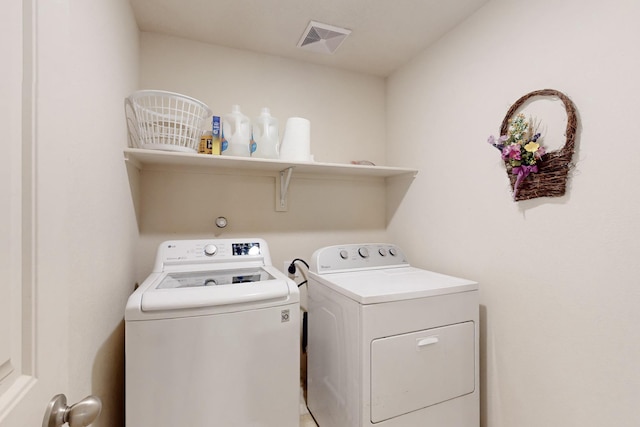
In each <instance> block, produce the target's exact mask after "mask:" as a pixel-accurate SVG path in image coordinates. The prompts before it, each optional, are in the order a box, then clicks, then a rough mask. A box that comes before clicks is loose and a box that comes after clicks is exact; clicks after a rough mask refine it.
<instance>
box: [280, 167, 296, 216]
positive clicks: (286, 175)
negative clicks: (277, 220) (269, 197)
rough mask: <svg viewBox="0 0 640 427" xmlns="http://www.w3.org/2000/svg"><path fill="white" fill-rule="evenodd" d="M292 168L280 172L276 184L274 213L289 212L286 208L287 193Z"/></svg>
mask: <svg viewBox="0 0 640 427" xmlns="http://www.w3.org/2000/svg"><path fill="white" fill-rule="evenodd" d="M292 172H293V166H290V167H288V168H286V169H283V170H281V171H280V173H279V174H278V177H277V180H276V181H277V182H276V212H286V211H287V210H289V207H288V206H287V193H288V192H289V182H290V181H291V173H292Z"/></svg>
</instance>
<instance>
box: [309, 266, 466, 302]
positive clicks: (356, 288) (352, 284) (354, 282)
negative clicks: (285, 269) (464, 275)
mask: <svg viewBox="0 0 640 427" xmlns="http://www.w3.org/2000/svg"><path fill="white" fill-rule="evenodd" d="M309 274H310V275H311V277H312V278H314V279H315V280H316V281H318V282H320V283H322V284H324V285H326V286H328V287H330V288H332V289H334V290H335V291H337V292H339V293H341V294H343V295H345V296H347V297H349V298H351V299H352V300H354V301H356V302H358V303H360V304H376V303H381V302H389V301H400V300H405V299H414V298H425V297H432V296H437V295H445V294H453V293H458V292H468V291H473V290H477V289H478V284H477V283H476V282H473V281H471V280H467V279H461V278H458V277H452V276H447V275H444V274H440V273H434V272H432V271H428V270H422V269H419V268H415V267H397V268H386V269H377V270H360V271H353V272H344V273H332V274H322V275H318V274H314V273H312V272H310V273H309Z"/></svg>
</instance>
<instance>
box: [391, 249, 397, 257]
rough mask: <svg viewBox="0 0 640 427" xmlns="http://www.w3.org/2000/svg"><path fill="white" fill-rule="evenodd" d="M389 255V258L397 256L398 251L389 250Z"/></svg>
mask: <svg viewBox="0 0 640 427" xmlns="http://www.w3.org/2000/svg"><path fill="white" fill-rule="evenodd" d="M389 254H391V256H397V255H398V251H397V250H396V248H389Z"/></svg>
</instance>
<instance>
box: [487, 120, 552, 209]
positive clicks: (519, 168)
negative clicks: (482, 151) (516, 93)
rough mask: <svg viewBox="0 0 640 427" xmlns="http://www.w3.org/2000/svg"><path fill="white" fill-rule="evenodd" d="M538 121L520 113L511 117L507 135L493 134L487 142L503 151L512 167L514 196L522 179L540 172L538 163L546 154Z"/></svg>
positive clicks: (508, 167)
mask: <svg viewBox="0 0 640 427" xmlns="http://www.w3.org/2000/svg"><path fill="white" fill-rule="evenodd" d="M537 128H538V123H535V122H534V120H533V119H532V118H530V119H528V120H527V119H526V118H525V116H524V114H522V113H520V114H518V115H516V117H514V118H513V119H509V127H508V129H507V134H506V135H500V137H499V138H496V137H495V136H493V135H491V136H490V137H489V139H488V140H487V142H489V144H491V145H493V146H494V147H496V148H497V149H498V150H500V151H501V152H502V160H504V162H505V164H506V165H507V169H511V173H512V174H513V175H516V182H515V185H514V186H513V198H514V200H516V199H517V197H518V190H519V189H520V185H521V184H522V181H523V180H525V179H526V178H527V176H529V174H530V173H537V172H538V165H537V163H538V162H539V161H540V160H542V157H543V156H544V155H545V153H546V151H545V148H544V147H543V146H542V144H541V135H540V132H536V130H537Z"/></svg>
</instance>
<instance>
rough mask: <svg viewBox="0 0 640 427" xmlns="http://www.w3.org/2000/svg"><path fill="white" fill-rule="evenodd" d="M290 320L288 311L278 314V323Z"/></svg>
mask: <svg viewBox="0 0 640 427" xmlns="http://www.w3.org/2000/svg"><path fill="white" fill-rule="evenodd" d="M289 320H290V316H289V310H282V311H281V312H280V323H283V322H288V321H289Z"/></svg>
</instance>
